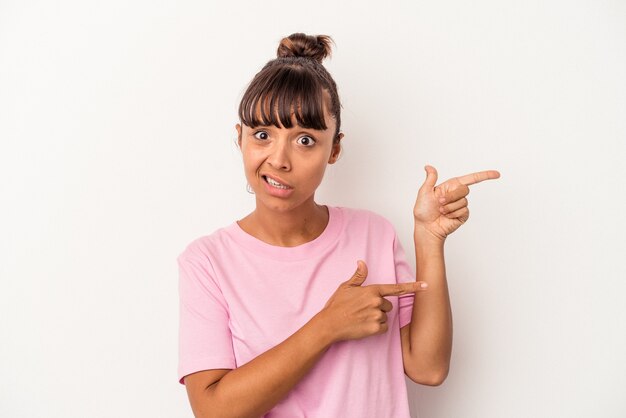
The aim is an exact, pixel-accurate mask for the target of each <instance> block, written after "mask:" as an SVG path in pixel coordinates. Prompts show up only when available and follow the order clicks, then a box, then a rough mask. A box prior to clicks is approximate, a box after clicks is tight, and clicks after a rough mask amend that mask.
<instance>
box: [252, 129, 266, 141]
mask: <svg viewBox="0 0 626 418" xmlns="http://www.w3.org/2000/svg"><path fill="white" fill-rule="evenodd" d="M254 137H255V138H256V139H261V140H266V139H268V138H269V137H270V136H269V135H268V134H267V132H265V131H259V132H256V133H255V134H254Z"/></svg>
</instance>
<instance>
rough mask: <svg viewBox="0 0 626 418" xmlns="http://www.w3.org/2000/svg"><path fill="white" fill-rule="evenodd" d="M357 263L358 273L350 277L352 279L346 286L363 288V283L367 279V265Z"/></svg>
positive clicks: (362, 262) (363, 262) (359, 261)
mask: <svg viewBox="0 0 626 418" xmlns="http://www.w3.org/2000/svg"><path fill="white" fill-rule="evenodd" d="M356 263H357V267H356V271H355V272H354V274H353V275H352V277H350V279H349V280H348V281H347V282H346V284H347V285H349V286H361V284H363V282H364V281H365V279H366V278H367V265H366V264H365V261H363V260H358V261H357V262H356Z"/></svg>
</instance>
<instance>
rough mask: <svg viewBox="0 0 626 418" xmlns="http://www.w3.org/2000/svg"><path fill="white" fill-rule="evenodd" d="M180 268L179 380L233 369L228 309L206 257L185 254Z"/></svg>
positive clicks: (179, 262)
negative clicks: (188, 376)
mask: <svg viewBox="0 0 626 418" xmlns="http://www.w3.org/2000/svg"><path fill="white" fill-rule="evenodd" d="M177 261H178V267H179V287H178V290H179V308H180V317H179V319H180V322H179V334H178V335H179V346H178V348H179V351H178V355H179V358H178V379H179V383H181V384H185V382H184V378H185V376H187V375H188V374H191V373H195V372H198V371H202V370H210V369H234V368H235V367H236V363H235V356H234V352H233V344H232V335H231V333H230V329H229V327H228V320H229V315H228V305H227V304H226V301H225V300H224V296H223V294H222V292H221V291H220V289H219V286H218V285H217V283H216V281H215V277H213V276H214V273H213V269H212V268H211V266H210V262H209V260H208V258H207V257H206V256H202V255H200V254H189V251H188V250H187V251H185V252H183V253H182V254H181V255H179V256H178V258H177Z"/></svg>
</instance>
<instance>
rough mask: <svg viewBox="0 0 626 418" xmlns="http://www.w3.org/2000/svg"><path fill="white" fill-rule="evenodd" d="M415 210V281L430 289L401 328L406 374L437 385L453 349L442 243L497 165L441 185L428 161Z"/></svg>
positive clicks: (496, 174)
mask: <svg viewBox="0 0 626 418" xmlns="http://www.w3.org/2000/svg"><path fill="white" fill-rule="evenodd" d="M425 169H426V173H427V175H426V180H425V181H424V184H423V185H422V187H421V188H420V190H419V192H418V195H417V200H416V202H415V207H414V208H413V215H414V218H415V226H414V230H413V239H414V244H415V265H416V279H417V281H425V282H427V283H428V291H426V292H417V293H416V294H415V300H414V302H413V313H412V316H411V322H410V323H409V324H408V325H406V326H404V327H402V328H401V329H400V334H401V338H402V340H401V341H402V358H403V362H404V371H405V373H406V375H407V376H408V377H409V378H410V379H411V380H413V381H414V382H416V383H421V384H424V385H430V386H437V385H440V384H441V383H443V381H444V380H445V379H446V377H447V375H448V370H449V367H450V356H451V354H452V310H451V308H450V297H449V294H448V283H447V279H446V267H445V260H444V243H445V240H446V237H447V236H448V235H450V234H451V233H452V232H454V231H456V230H457V229H458V228H459V227H460V226H461V225H463V224H464V223H465V222H466V221H467V219H468V218H469V209H468V207H467V198H466V196H467V195H468V193H469V187H468V186H470V185H472V184H476V183H479V182H481V181H484V180H490V179H497V178H499V177H500V173H499V172H497V171H495V170H489V171H481V172H478V173H472V174H467V175H465V176H461V177H455V178H452V179H450V180H448V181H446V182H444V183H442V184H440V185H439V186H435V185H436V183H437V170H435V168H434V167H432V166H426V167H425Z"/></svg>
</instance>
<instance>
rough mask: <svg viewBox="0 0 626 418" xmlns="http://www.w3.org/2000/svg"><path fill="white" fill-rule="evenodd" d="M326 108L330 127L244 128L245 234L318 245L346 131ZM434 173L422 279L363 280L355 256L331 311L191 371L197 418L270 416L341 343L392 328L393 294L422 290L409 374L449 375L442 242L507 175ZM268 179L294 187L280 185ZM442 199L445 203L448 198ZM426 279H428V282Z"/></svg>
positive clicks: (422, 226)
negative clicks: (251, 202)
mask: <svg viewBox="0 0 626 418" xmlns="http://www.w3.org/2000/svg"><path fill="white" fill-rule="evenodd" d="M325 115H326V122H327V123H326V124H327V129H325V130H313V129H304V128H301V127H299V126H297V125H296V124H294V126H293V127H292V128H284V127H281V128H276V127H273V126H271V127H258V128H256V129H252V128H250V127H248V126H245V125H237V126H236V129H237V133H238V144H239V146H240V148H241V151H242V156H243V162H244V171H245V174H246V178H247V180H248V183H249V184H250V187H252V189H253V190H254V192H255V198H256V208H255V210H254V211H253V212H252V213H251V214H249V215H248V216H246V217H245V218H244V219H242V220H241V221H239V222H238V223H239V226H240V227H241V228H242V229H243V230H244V231H246V232H247V233H249V234H251V235H253V236H255V237H257V238H258V239H260V240H262V241H265V242H267V243H269V244H272V245H279V246H287V247H290V246H296V245H300V244H303V243H305V242H309V241H311V240H313V239H315V238H316V237H318V236H319V235H320V234H321V233H322V232H323V230H324V229H325V227H326V225H327V223H328V211H327V209H326V208H325V207H324V206H320V205H317V204H316V203H315V200H314V196H315V190H316V189H317V187H318V186H319V184H320V183H321V181H322V178H323V176H324V171H325V169H326V166H327V165H328V164H333V163H334V162H335V161H337V158H338V156H339V152H340V141H341V139H342V137H343V134H340V135H339V137H338V138H333V136H334V132H335V126H336V125H335V121H334V119H333V118H332V117H331V116H330V115H329V114H328V113H327V111H326V110H325ZM426 171H427V173H428V175H427V178H426V181H425V182H424V184H423V185H422V187H421V188H420V190H419V193H418V197H417V200H416V203H415V207H414V210H413V212H414V215H415V228H414V232H415V233H414V238H415V247H416V261H417V279H418V280H417V281H416V282H413V283H402V284H385V285H369V286H363V285H362V284H363V282H364V281H365V279H366V278H367V266H366V264H365V262H363V261H362V260H355V261H356V264H357V266H356V271H355V273H354V274H353V275H352V277H350V278H349V279H348V280H346V281H344V282H343V283H341V284H340V285H339V286H338V288H337V290H336V291H335V292H334V293H333V294H332V295H331V296H330V298H329V299H328V301H327V303H326V305H325V306H324V308H323V309H322V310H321V311H320V312H319V313H317V314H316V315H315V316H314V317H313V318H311V319H310V320H309V321H308V322H307V323H306V324H305V325H304V326H302V328H300V329H299V330H297V331H296V332H295V333H294V334H292V335H291V336H290V337H289V338H287V339H286V340H285V341H283V342H281V343H280V344H278V345H277V346H275V347H273V348H271V349H270V350H268V351H266V352H264V353H263V354H261V355H259V356H258V357H256V358H255V359H253V360H252V361H250V362H248V363H246V364H244V365H243V366H241V367H238V368H236V369H233V370H227V369H219V370H205V371H200V372H197V373H193V374H190V375H188V376H186V377H185V386H186V388H187V393H188V396H189V401H190V403H191V407H192V409H193V412H194V415H195V416H196V417H197V418H208V417H258V416H261V415H263V414H265V413H267V412H268V411H269V410H270V409H271V408H272V407H274V406H275V405H276V404H277V403H278V402H280V401H281V400H282V399H283V398H284V397H285V396H286V395H287V394H288V392H289V391H290V390H291V389H292V388H293V387H294V386H295V385H296V384H297V383H298V382H299V381H300V380H301V379H302V378H303V377H304V376H305V375H306V374H307V373H308V372H309V370H310V369H311V368H312V367H313V366H314V365H315V364H316V363H317V361H318V360H319V359H320V358H321V357H322V356H323V354H324V353H325V351H326V350H327V349H328V348H329V347H330V346H331V345H332V344H334V343H335V342H338V341H345V340H355V339H361V338H367V337H369V336H372V335H377V334H381V333H384V332H387V331H388V327H387V312H389V311H390V310H391V303H390V302H389V301H388V300H387V299H385V297H386V296H399V295H402V294H407V293H415V295H416V303H415V305H414V308H413V317H412V322H411V323H410V324H409V325H407V326H405V327H403V328H402V329H401V337H402V355H403V361H404V368H405V372H406V374H407V376H409V378H411V379H412V380H413V381H415V382H417V383H421V384H426V385H438V384H441V382H443V380H444V379H445V377H446V375H447V373H448V368H449V362H450V353H451V345H452V315H451V313H450V302H449V297H448V290H447V284H446V276H445V266H444V259H443V243H444V241H445V238H446V237H447V236H448V235H449V234H450V233H452V232H453V231H454V230H456V229H457V228H458V227H459V226H460V225H462V224H463V223H464V222H465V221H466V220H467V218H468V216H469V211H468V209H467V199H466V198H465V196H466V195H467V193H468V192H469V188H468V186H469V185H471V184H475V183H477V182H479V181H483V180H487V179H491V178H497V177H499V173H498V172H496V171H486V172H481V173H474V174H471V175H468V176H462V177H459V178H454V179H451V180H448V181H447V182H444V183H442V184H441V185H439V186H435V183H436V180H437V173H436V170H435V169H434V168H433V167H430V166H427V167H426ZM267 176H270V177H271V178H273V179H274V180H277V181H279V182H280V183H282V184H286V185H288V186H289V188H290V189H291V190H289V191H287V192H285V191H284V189H283V190H279V191H277V190H275V189H272V188H271V187H270V186H269V185H268V183H267V181H266V177H267ZM281 193H283V194H286V196H284V195H281ZM441 197H443V198H445V199H446V200H445V201H444V202H440V201H439V198H441ZM423 278H428V284H426V283H425V282H424V280H423ZM423 286H425V287H423ZM426 289H428V290H427V291H426Z"/></svg>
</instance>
